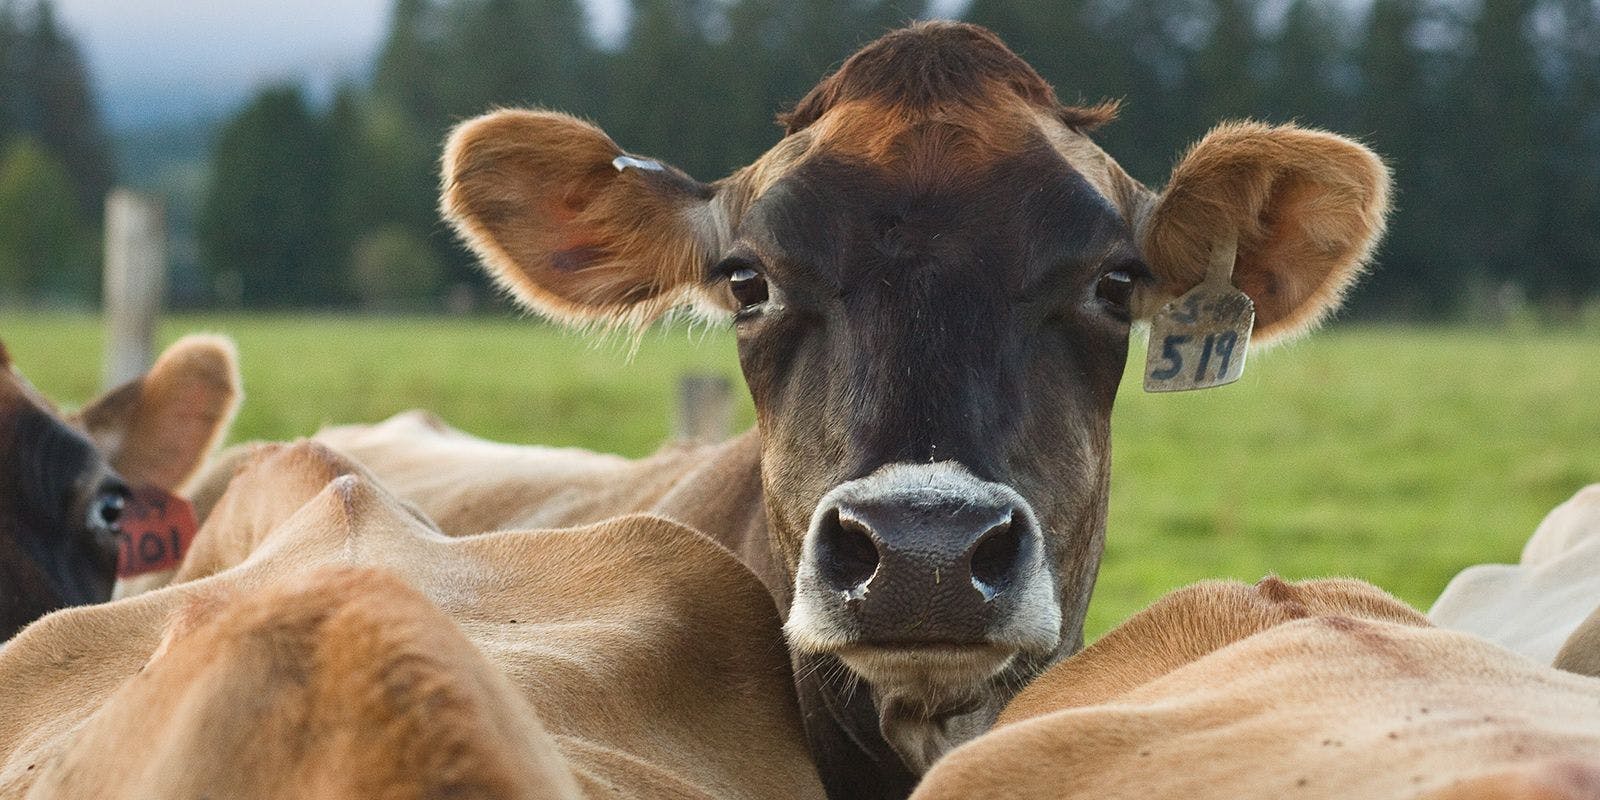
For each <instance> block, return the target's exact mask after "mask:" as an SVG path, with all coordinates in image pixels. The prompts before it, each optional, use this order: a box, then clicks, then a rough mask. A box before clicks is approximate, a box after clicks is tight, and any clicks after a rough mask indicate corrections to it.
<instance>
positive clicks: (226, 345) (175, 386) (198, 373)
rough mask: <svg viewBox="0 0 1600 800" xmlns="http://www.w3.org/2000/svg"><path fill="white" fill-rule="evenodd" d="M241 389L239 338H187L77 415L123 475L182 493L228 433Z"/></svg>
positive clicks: (129, 479)
mask: <svg viewBox="0 0 1600 800" xmlns="http://www.w3.org/2000/svg"><path fill="white" fill-rule="evenodd" d="M241 395H242V392H241V390H240V380H239V367H238V357H237V355H236V353H235V350H234V346H233V342H231V341H228V340H227V339H224V338H221V337H217V336H186V337H184V338H182V339H179V340H178V341H177V342H174V343H173V345H172V346H171V347H168V348H167V349H166V351H165V352H163V353H162V354H161V357H160V358H158V359H156V363H155V365H154V366H152V367H151V368H150V371H149V372H147V373H145V374H144V376H143V377H140V378H137V379H135V380H133V381H130V382H128V383H125V384H123V385H122V386H119V387H117V388H115V389H112V390H111V391H109V392H107V393H106V394H104V395H102V396H100V397H99V398H97V399H95V400H94V401H93V402H91V403H90V404H89V405H87V406H85V407H84V408H83V410H81V411H79V412H78V413H77V414H75V415H73V421H75V422H77V423H78V424H79V425H81V426H83V429H84V430H85V431H87V432H88V434H89V438H90V439H91V440H92V441H93V442H94V443H95V446H96V447H99V448H100V451H101V452H102V453H104V454H105V456H106V460H108V461H109V462H110V463H111V466H112V467H113V468H114V469H116V471H117V472H118V473H119V474H121V475H122V477H123V478H126V479H127V480H128V481H129V482H131V483H134V484H151V485H154V486H158V487H160V488H162V489H166V490H167V491H169V492H176V491H178V490H179V489H181V488H182V487H183V484H184V483H185V482H187V481H188V480H189V478H190V477H191V476H193V475H194V473H195V472H196V471H198V470H199V469H200V464H201V463H202V462H203V461H204V460H205V458H206V456H207V455H209V454H210V453H211V451H212V449H213V448H214V447H215V446H216V445H217V443H218V442H219V441H220V440H221V439H222V437H223V435H224V434H225V433H227V431H228V426H229V425H230V424H231V423H232V422H233V415H234V412H235V411H237V410H238V407H239V399H240V396H241Z"/></svg>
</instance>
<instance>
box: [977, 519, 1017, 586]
mask: <svg viewBox="0 0 1600 800" xmlns="http://www.w3.org/2000/svg"><path fill="white" fill-rule="evenodd" d="M1022 528H1023V526H1022V525H1019V524H1017V516H1016V514H1015V513H1013V514H1012V515H1011V518H1010V519H1008V520H1006V521H1005V522H1002V523H1000V524H999V525H996V526H994V527H993V528H990V529H989V530H987V531H985V532H984V534H983V536H982V538H980V539H979V540H978V546H977V547H976V548H974V549H973V551H972V585H973V586H974V587H976V588H977V589H978V591H980V592H982V593H983V598H984V599H985V600H993V599H995V598H996V597H998V596H999V595H1000V594H1001V593H1002V592H1004V591H1005V590H1006V589H1007V588H1008V587H1009V586H1010V585H1011V580H1012V578H1014V577H1016V573H1017V554H1018V553H1019V552H1020V551H1021V550H1022Z"/></svg>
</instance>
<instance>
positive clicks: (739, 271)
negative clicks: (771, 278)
mask: <svg viewBox="0 0 1600 800" xmlns="http://www.w3.org/2000/svg"><path fill="white" fill-rule="evenodd" d="M728 288H729V289H730V290H732V291H733V299H735V300H737V301H739V310H740V311H744V310H745V309H749V308H754V307H755V306H759V305H761V304H762V303H765V302H767V279H766V278H765V277H763V276H762V274H761V273H760V272H757V271H756V270H755V269H754V268H752V267H737V268H735V269H733V270H732V271H730V272H729V273H728Z"/></svg>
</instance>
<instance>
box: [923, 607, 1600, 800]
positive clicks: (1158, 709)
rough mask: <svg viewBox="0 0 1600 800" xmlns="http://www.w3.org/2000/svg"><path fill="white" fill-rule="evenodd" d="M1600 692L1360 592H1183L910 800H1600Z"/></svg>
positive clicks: (1020, 703)
mask: <svg viewBox="0 0 1600 800" xmlns="http://www.w3.org/2000/svg"><path fill="white" fill-rule="evenodd" d="M1597 709H1600V680H1594V679H1590V678H1583V677H1579V676H1575V675H1569V674H1566V673H1562V672H1559V671H1557V670H1554V669H1551V668H1549V667H1545V666H1542V665H1538V664H1534V663H1533V662H1531V661H1528V660H1526V659H1523V658H1522V657H1520V656H1517V655H1515V654H1513V653H1511V652H1508V651H1506V650H1503V649H1501V648H1499V647H1497V646H1495V645H1492V644H1490V643H1488V642H1485V641H1483V640H1481V639H1478V638H1476V637H1473V636H1468V635H1465V634H1460V633H1454V632H1448V631H1442V630H1439V629H1436V628H1433V627H1431V626H1429V624H1428V622H1427V620H1426V619H1425V618H1423V617H1422V615H1421V614H1418V613H1417V612H1416V611H1414V610H1412V609H1411V608H1409V607H1407V606H1406V605H1404V604H1402V603H1401V602H1399V601H1398V600H1395V599H1394V598H1392V597H1390V596H1389V595H1387V594H1384V593H1383V592H1382V591H1380V590H1378V589H1377V588H1376V587H1373V586H1370V585H1368V584H1364V583H1361V582H1359V581H1350V580H1323V581H1305V582H1302V583H1296V584H1285V583H1283V582H1281V581H1279V580H1277V579H1275V578H1268V579H1266V580H1264V581H1262V582H1261V583H1259V584H1257V585H1256V586H1254V587H1250V586H1246V585H1244V584H1239V583H1207V584H1198V585H1195V586H1191V587H1188V588H1185V589H1180V590H1178V591H1176V592H1173V593H1172V594H1170V595H1168V596H1167V597H1165V598H1163V599H1162V600H1160V601H1158V602H1157V603H1156V604H1155V605H1153V606H1151V607H1150V608H1149V609H1146V610H1145V611H1143V612H1141V613H1140V614H1137V615H1135V616H1134V617H1133V618H1132V619H1130V620H1129V621H1127V622H1126V623H1124V624H1123V625H1122V626H1121V627H1119V628H1117V629H1116V630H1114V631H1112V632H1111V633H1109V634H1107V635H1106V636H1105V638H1103V639H1101V640H1100V641H1098V642H1095V643H1094V645H1092V646H1090V647H1089V648H1087V649H1086V650H1084V651H1083V652H1082V653H1080V654H1078V655H1077V656H1074V657H1073V658H1071V659H1068V660H1067V661H1064V662H1062V663H1061V664H1058V665H1057V666H1055V667H1053V668H1052V669H1051V670H1049V671H1048V672H1046V673H1045V674H1044V675H1043V676H1041V677H1040V678H1039V680H1037V681H1035V682H1034V683H1033V684H1031V685H1029V686H1028V687H1027V688H1026V689H1024V690H1023V691H1022V693H1021V694H1019V695H1018V696H1017V698H1016V700H1015V701H1014V702H1013V703H1012V704H1011V705H1010V706H1008V707H1007V708H1006V710H1005V712H1004V713H1002V714H1001V715H1000V720H999V722H998V723H997V725H996V727H995V729H994V730H993V731H991V732H989V733H987V734H985V735H983V736H981V737H979V738H978V739H976V740H974V741H973V742H970V743H968V744H967V745H965V746H963V747H960V748H958V749H956V750H955V751H953V752H951V753H950V754H949V755H948V756H946V757H945V758H944V759H943V760H941V761H940V762H939V763H938V764H936V765H935V766H934V768H933V769H932V770H931V771H930V772H929V773H928V775H927V777H926V779H925V780H924V782H923V784H922V785H921V786H920V787H918V789H917V792H916V794H914V795H913V797H914V798H915V800H947V799H948V800H955V799H956V798H960V800H971V799H972V798H1006V799H1007V800H1012V799H1013V798H1016V799H1017V800H1028V798H1039V799H1040V800H1043V799H1044V798H1049V800H1074V799H1075V798H1095V799H1096V800H1100V799H1101V798H1104V799H1105V800H1116V799H1117V798H1130V799H1131V798H1140V799H1141V800H1142V799H1143V798H1152V797H1181V798H1186V800H1222V799H1223V798H1230V799H1231V798H1238V797H1293V798H1306V800H1318V799H1319V798H1352V797H1360V798H1366V799H1368V800H1400V799H1401V798H1406V799H1407V800H1409V799H1410V798H1428V799H1429V800H1600V714H1597V713H1596V710H1597Z"/></svg>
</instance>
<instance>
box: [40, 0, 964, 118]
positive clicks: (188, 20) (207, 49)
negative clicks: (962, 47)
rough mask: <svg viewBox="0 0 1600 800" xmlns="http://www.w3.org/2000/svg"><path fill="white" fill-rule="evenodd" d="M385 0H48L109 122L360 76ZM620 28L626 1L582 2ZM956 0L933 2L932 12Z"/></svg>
mask: <svg viewBox="0 0 1600 800" xmlns="http://www.w3.org/2000/svg"><path fill="white" fill-rule="evenodd" d="M392 2H393V0H55V3H56V7H57V9H59V12H60V16H61V18H62V19H63V20H64V21H65V22H66V24H67V25H68V27H69V28H70V29H71V30H72V32H73V34H74V35H75V36H76V37H77V38H78V41H79V43H80V44H81V45H82V46H83V48H84V49H85V51H86V55H87V56H88V59H89V64H90V68H91V70H92V71H93V74H94V80H95V84H96V88H97V92H98V94H99V95H100V99H101V107H102V110H103V112H104V113H105V116H106V117H107V119H108V121H109V122H110V123H111V124H112V125H113V126H115V127H128V126H134V125H141V124H149V123H151V122H156V121H164V120H171V119H174V118H183V117H185V116H194V115H211V116H216V115H221V114H223V113H226V112H228V111H229V110H231V109H232V108H233V107H234V106H235V105H236V104H237V103H238V102H240V100H241V99H242V98H244V97H246V96H248V93H249V91H250V90H251V88H252V87H254V86H257V85H259V84H261V83H264V82H268V81H281V80H292V81H302V82H305V83H306V84H308V85H309V86H311V87H312V88H313V89H314V90H322V89H325V88H327V87H329V86H331V85H333V84H335V83H337V82H338V81H340V80H341V79H344V78H347V77H354V76H359V75H360V73H361V70H363V69H364V68H366V67H367V66H368V64H369V62H370V59H371V57H372V55H373V53H374V52H375V51H376V49H377V46H378V42H379V41H380V40H381V39H382V37H383V31H384V28H385V27H386V25H387V23H388V16H389V7H390V5H391V4H392ZM585 2H586V3H587V5H588V7H589V14H590V18H591V22H592V24H594V25H595V26H596V27H597V28H598V29H599V30H600V31H602V33H605V32H611V33H619V32H620V31H621V28H622V26H623V25H624V19H625V15H626V11H625V7H626V0H585ZM964 3H965V0H939V1H938V2H936V3H935V5H936V7H939V8H941V9H946V8H950V9H953V8H957V7H960V6H962V5H964Z"/></svg>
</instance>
